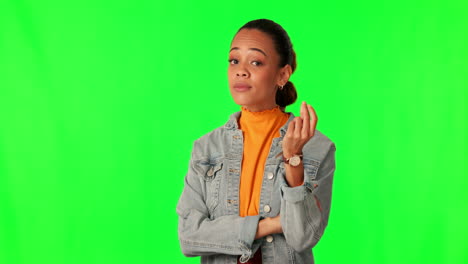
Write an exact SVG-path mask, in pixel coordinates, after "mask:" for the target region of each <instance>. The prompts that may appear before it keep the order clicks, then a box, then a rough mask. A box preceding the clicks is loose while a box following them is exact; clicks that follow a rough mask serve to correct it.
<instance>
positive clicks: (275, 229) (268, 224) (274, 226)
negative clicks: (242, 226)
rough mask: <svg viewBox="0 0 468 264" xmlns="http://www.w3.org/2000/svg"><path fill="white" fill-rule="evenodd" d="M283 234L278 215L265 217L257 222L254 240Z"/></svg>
mask: <svg viewBox="0 0 468 264" xmlns="http://www.w3.org/2000/svg"><path fill="white" fill-rule="evenodd" d="M279 233H283V228H282V227H281V222H280V215H279V214H278V215H277V216H275V217H267V218H265V219H262V220H260V221H259V222H258V227H257V233H256V234H255V239H259V238H262V237H264V236H267V235H271V234H279Z"/></svg>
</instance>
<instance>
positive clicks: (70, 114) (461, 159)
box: [0, 0, 468, 264]
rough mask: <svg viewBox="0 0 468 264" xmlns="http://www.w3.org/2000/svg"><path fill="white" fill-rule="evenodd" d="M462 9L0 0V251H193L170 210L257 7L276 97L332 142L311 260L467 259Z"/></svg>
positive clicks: (60, 255) (465, 25) (42, 260)
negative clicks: (276, 35)
mask: <svg viewBox="0 0 468 264" xmlns="http://www.w3.org/2000/svg"><path fill="white" fill-rule="evenodd" d="M467 6H468V3H467V2H466V1H462V0H460V1H452V0H434V1H431V0H429V1H428V0H415V1H401V0H395V1H359V0H358V1H340V0H338V1H263V0H259V1H243V0H240V1H234V2H232V1H227V2H225V1H224V2H223V1H221V2H215V1H183V0H181V1H159V0H134V1H130V0H128V1H120V0H116V1H108V0H102V1H91V0H80V1H57V0H43V1H31V0H1V1H0V264H94V263H96V264H108V263H109V264H111V263H112V264H145V263H148V264H149V263H178V264H179V263H199V262H200V258H199V257H193V258H187V257H185V256H184V255H183V254H182V252H181V251H180V248H179V241H178V237H177V219H178V217H177V214H176V210H175V207H176V204H177V201H178V198H179V196H180V194H181V191H182V187H183V179H184V177H185V174H186V173H187V169H188V161H189V158H190V152H191V149H192V144H193V142H194V141H195V140H196V139H197V138H199V137H201V136H202V135H204V134H206V133H208V132H209V131H211V130H213V129H215V128H217V127H219V126H222V125H224V124H225V123H226V122H227V120H228V117H229V115H230V114H231V113H233V112H235V111H239V110H240V106H238V105H236V104H235V103H234V101H233V100H232V98H231V95H230V93H229V90H228V83H227V67H228V61H227V60H228V52H229V46H230V41H231V40H232V38H233V36H234V34H235V33H236V31H237V29H238V28H239V27H240V26H242V25H243V24H244V23H246V22H247V21H249V20H252V19H257V18H268V19H272V20H274V21H276V22H278V23H279V24H281V25H282V26H283V27H284V28H285V29H286V30H287V31H288V33H289V35H290V37H291V39H292V42H293V45H294V48H295V51H296V53H297V62H298V67H297V71H296V72H295V73H294V74H293V75H292V77H291V81H292V82H294V84H295V85H296V88H297V90H298V94H299V97H298V100H297V102H296V103H295V104H293V105H291V106H289V107H288V108H287V109H286V110H287V111H291V112H294V113H295V114H298V113H299V106H300V103H301V102H302V101H307V102H308V103H310V104H311V105H312V106H313V107H314V108H315V110H316V112H317V115H318V118H319V121H318V124H317V129H318V130H320V131H321V132H323V133H324V134H325V135H327V136H328V137H329V138H330V139H331V140H333V141H334V142H335V143H336V148H337V150H336V171H335V178H334V182H333V195H332V207H331V213H330V220H329V223H328V227H327V228H326V230H325V233H324V235H323V237H322V239H321V240H320V242H319V243H318V244H317V245H316V246H315V247H314V249H313V250H314V255H315V261H316V263H318V264H332V263H337V264H342V263H357V264H390V263H391V264H405V263H407V264H416V263H421V264H422V263H424V264H427V263H437V264H442V263H446V264H454V263H468V244H467V242H468V239H467V237H468V224H467V223H468V217H467V214H468V210H467V209H468V208H467V203H468V194H467V190H468V174H467V171H466V164H467V157H466V150H467V142H466V135H467V130H466V126H467V120H468V118H467V108H466V102H467V88H468V81H467V79H468V77H467V76H468V48H467V47H468V41H467V40H468V39H467V38H468V19H467V17H468V16H467V14H468V8H467ZM226 228H229V227H226Z"/></svg>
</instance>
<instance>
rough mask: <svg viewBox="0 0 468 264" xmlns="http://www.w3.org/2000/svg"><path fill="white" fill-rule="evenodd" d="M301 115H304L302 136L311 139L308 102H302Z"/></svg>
mask: <svg viewBox="0 0 468 264" xmlns="http://www.w3.org/2000/svg"><path fill="white" fill-rule="evenodd" d="M301 117H302V131H301V134H302V138H303V139H309V137H310V135H309V126H310V116H309V111H308V110H307V104H306V102H302V105H301Z"/></svg>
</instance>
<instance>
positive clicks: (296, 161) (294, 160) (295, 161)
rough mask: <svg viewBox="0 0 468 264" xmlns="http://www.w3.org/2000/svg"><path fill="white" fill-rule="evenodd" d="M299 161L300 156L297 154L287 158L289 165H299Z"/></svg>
mask: <svg viewBox="0 0 468 264" xmlns="http://www.w3.org/2000/svg"><path fill="white" fill-rule="evenodd" d="M299 163H301V158H300V157H299V156H292V157H291V158H290V159H289V164H290V165H291V166H294V167H295V166H297V165H299Z"/></svg>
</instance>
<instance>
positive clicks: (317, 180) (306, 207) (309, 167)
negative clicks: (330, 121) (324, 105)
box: [280, 143, 336, 252]
mask: <svg viewBox="0 0 468 264" xmlns="http://www.w3.org/2000/svg"><path fill="white" fill-rule="evenodd" d="M335 151H336V148H335V145H334V143H332V144H331V145H330V148H329V150H328V152H327V154H326V155H325V158H324V159H323V160H322V161H321V162H320V164H318V165H316V164H315V163H314V162H313V161H306V160H304V184H303V185H300V186H296V187H289V186H288V185H287V183H286V181H285V180H284V179H283V183H282V185H281V187H280V188H281V191H280V193H281V209H280V222H281V226H282V228H283V234H284V236H285V238H286V242H287V243H288V244H289V245H290V246H291V247H292V248H293V249H294V250H296V251H299V252H300V251H304V250H308V249H311V248H313V247H314V246H315V245H316V244H317V242H318V241H319V239H320V238H321V237H322V234H323V232H324V230H325V227H326V226H327V223H328V216H329V213H330V203H331V190H332V182H333V174H334V172H335ZM304 159H305V157H304ZM315 162H316V161H315ZM317 167H318V168H317Z"/></svg>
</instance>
